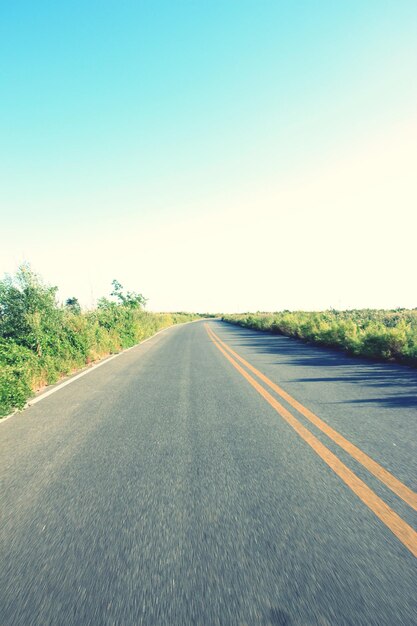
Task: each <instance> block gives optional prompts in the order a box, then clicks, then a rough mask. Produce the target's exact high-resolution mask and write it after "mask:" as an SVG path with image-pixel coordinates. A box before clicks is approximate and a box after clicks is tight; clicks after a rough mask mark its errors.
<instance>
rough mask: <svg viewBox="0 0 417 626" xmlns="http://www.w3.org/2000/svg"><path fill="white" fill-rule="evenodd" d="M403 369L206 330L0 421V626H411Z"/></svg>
mask: <svg viewBox="0 0 417 626" xmlns="http://www.w3.org/2000/svg"><path fill="white" fill-rule="evenodd" d="M416 409H417V372H416V371H415V370H413V369H411V368H407V367H402V366H398V365H390V364H383V363H373V362H370V361H365V360H362V359H352V358H349V357H347V356H345V355H343V354H341V353H338V352H335V351H332V350H327V349H322V348H316V347H311V346H307V345H304V344H302V343H300V342H298V341H296V340H293V339H289V338H286V337H280V336H273V335H269V334H264V333H258V332H255V331H251V330H246V329H242V328H239V327H235V326H230V325H227V324H225V323H222V322H219V321H210V322H204V321H201V322H197V323H192V324H187V325H183V326H178V327H173V328H171V329H168V330H166V331H164V332H163V333H161V334H159V335H157V336H155V337H154V338H152V339H151V340H150V341H148V342H146V343H144V344H142V345H139V346H137V347H135V348H133V349H132V350H130V351H127V352H125V353H123V354H121V355H120V356H119V357H118V358H116V359H113V360H111V361H109V362H108V363H106V364H104V365H103V366H102V367H100V368H97V369H94V370H92V371H91V372H89V373H88V374H87V375H86V376H84V377H82V378H79V379H78V380H76V381H74V382H73V383H71V384H69V385H67V386H66V387H64V388H62V389H60V390H58V391H57V392H56V393H54V394H52V395H50V396H49V397H47V398H45V399H43V400H41V401H40V402H38V403H37V404H35V405H33V406H31V407H29V408H28V409H26V410H25V411H24V412H23V413H21V414H18V415H16V416H14V417H12V418H11V419H9V420H7V421H6V422H4V423H3V424H0V457H1V469H0V472H1V473H0V476H1V482H2V487H1V525H0V538H1V542H0V547H1V573H0V610H1V615H0V623H1V625H2V626H9V625H17V624H18V625H22V626H23V625H24V626H29V625H39V626H40V625H42V626H45V625H49V624H51V625H52V624H59V625H61V624H62V625H73V624H74V625H75V624H76V625H80V624H81V625H82V624H94V625H95V624H97V625H123V626H126V625H130V624H132V625H136V624H144V625H148V624H149V625H155V626H165V625H166V626H176V625H178V626H181V625H184V626H188V625H197V626H211V625H219V626H220V625H221V626H223V625H224V626H228V625H233V626H234V625H236V626H238V625H239V626H256V625H260V626H267V625H277V624H278V625H285V626H286V625H303V626H304V625H320V626H330V625H331V626H333V625H337V626H339V625H342V626H343V625H352V626H360V625H362V624H363V625H373V624H375V625H378V626H381V625H385V624H386V625H389V626H391V625H395V626H396V625H402V624H405V625H416V624H417V532H416V531H417V495H416V492H417V410H416Z"/></svg>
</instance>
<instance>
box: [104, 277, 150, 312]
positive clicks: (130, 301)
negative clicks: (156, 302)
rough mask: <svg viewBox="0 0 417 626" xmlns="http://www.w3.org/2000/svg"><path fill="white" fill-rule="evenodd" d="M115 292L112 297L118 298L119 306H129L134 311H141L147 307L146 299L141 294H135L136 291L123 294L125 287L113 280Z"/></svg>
mask: <svg viewBox="0 0 417 626" xmlns="http://www.w3.org/2000/svg"><path fill="white" fill-rule="evenodd" d="M111 284H112V285H113V291H112V292H111V294H110V295H111V296H113V297H114V298H117V300H118V301H119V304H122V305H124V306H129V307H131V308H133V309H140V308H142V307H144V306H145V305H146V298H145V297H144V296H143V295H142V294H141V293H135V292H134V291H127V292H126V293H124V292H123V285H121V284H120V283H119V281H118V280H116V279H115V280H112V283H111Z"/></svg>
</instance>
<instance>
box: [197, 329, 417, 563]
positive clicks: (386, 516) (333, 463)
mask: <svg viewBox="0 0 417 626" xmlns="http://www.w3.org/2000/svg"><path fill="white" fill-rule="evenodd" d="M206 329H207V332H208V334H209V336H210V338H211V339H212V341H213V343H214V345H215V346H216V347H217V348H218V349H219V350H220V352H221V353H222V354H223V355H224V356H225V357H226V359H227V360H228V361H230V363H231V364H232V365H233V367H235V368H236V369H237V370H238V372H240V374H242V376H243V377H244V378H246V380H247V381H248V382H249V383H250V384H251V385H252V387H254V388H255V389H256V391H258V393H260V395H261V396H262V397H263V398H264V399H265V400H266V401H267V402H268V403H269V404H270V405H271V406H272V407H273V408H274V409H275V410H276V411H277V413H279V414H280V415H281V417H283V418H284V419H285V421H286V422H287V423H288V424H289V425H290V426H291V427H292V428H293V429H294V430H295V431H296V432H297V433H298V434H299V435H300V437H301V438H302V439H304V441H305V442H306V443H308V444H309V446H311V447H312V448H313V450H314V451H315V452H316V453H317V454H318V455H319V456H320V458H321V459H323V461H324V462H325V463H327V465H328V466H329V467H330V468H331V469H332V470H333V471H334V472H335V473H336V474H337V475H338V476H339V478H341V479H342V480H343V482H344V483H346V485H347V486H348V487H350V489H351V490H352V491H353V492H354V493H355V494H356V495H357V496H358V497H359V498H360V499H361V500H362V502H363V503H364V504H366V506H367V507H368V508H369V509H371V511H373V513H375V515H376V516H377V517H378V518H379V519H380V520H381V521H382V522H383V523H384V524H385V525H386V526H387V527H388V528H389V529H390V530H391V532H392V533H393V534H394V535H395V536H396V537H397V538H398V539H399V540H400V541H401V542H402V543H403V544H404V545H405V546H406V547H407V548H408V550H410V552H411V553H412V554H413V555H414V556H415V557H417V532H416V531H415V530H414V529H413V528H412V527H411V526H410V525H409V524H407V522H405V521H404V520H403V519H402V518H401V517H400V516H399V515H398V514H397V513H395V511H393V510H392V509H391V508H390V507H389V506H388V505H387V504H386V503H385V502H384V501H383V500H382V499H381V498H380V497H379V496H378V495H377V494H376V493H375V492H374V491H372V489H371V488H370V487H368V485H366V483H364V482H363V480H361V479H360V478H359V477H358V476H356V474H354V473H353V472H352V470H350V469H349V468H348V467H347V466H346V465H345V464H344V463H342V461H341V460H340V459H339V458H338V457H337V456H336V455H335V454H333V452H331V451H330V450H329V449H328V448H326V446H325V445H324V444H322V443H321V441H319V439H317V437H316V436H315V435H313V434H312V433H311V432H310V431H309V430H307V428H305V426H303V425H302V424H301V422H299V421H298V420H297V419H296V418H295V417H294V416H293V415H292V414H291V413H290V412H289V411H288V410H287V409H286V408H285V407H284V406H283V405H282V404H280V403H279V402H278V400H276V399H275V398H274V397H273V396H271V394H270V393H269V392H268V391H267V390H266V389H264V387H262V385H260V384H259V383H258V382H257V381H256V380H255V379H254V378H253V377H252V376H251V375H250V374H248V372H246V370H244V369H243V367H241V366H240V365H239V363H238V362H237V361H235V359H233V358H232V357H231V356H230V354H228V353H227V352H226V350H225V349H224V348H223V347H222V345H221V344H220V342H219V341H218V339H217V337H216V336H215V334H214V333H213V331H211V330H210V329H209V328H208V326H207V325H206Z"/></svg>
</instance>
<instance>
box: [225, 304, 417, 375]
mask: <svg viewBox="0 0 417 626" xmlns="http://www.w3.org/2000/svg"><path fill="white" fill-rule="evenodd" d="M222 319H223V320H224V321H225V322H229V323H231V324H237V325H239V326H242V327H245V328H252V329H255V330H261V331H268V332H272V333H276V334H281V335H286V336H287V337H296V338H297V339H302V340H303V341H306V342H311V343H314V344H318V345H323V346H329V347H334V348H339V349H341V350H344V351H345V352H347V353H349V354H352V355H356V356H365V357H368V358H373V359H379V360H384V361H397V362H402V363H407V364H409V365H413V366H417V309H395V310H382V309H381V310H380V309H357V310H351V311H336V310H333V309H332V310H330V311H322V312H311V313H310V312H305V311H294V312H291V311H282V312H276V313H243V314H231V315H223V317H222Z"/></svg>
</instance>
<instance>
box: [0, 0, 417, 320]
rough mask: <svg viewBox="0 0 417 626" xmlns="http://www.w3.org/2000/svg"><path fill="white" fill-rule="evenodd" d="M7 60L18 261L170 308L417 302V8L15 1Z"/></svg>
mask: <svg viewBox="0 0 417 626" xmlns="http://www.w3.org/2000/svg"><path fill="white" fill-rule="evenodd" d="M0 59H1V61H0V94H1V98H0V137H1V142H0V165H1V168H0V216H1V230H2V231H3V233H2V237H1V240H2V246H1V249H0V272H1V273H4V272H13V271H14V270H15V268H16V266H17V265H18V263H19V262H21V261H22V260H28V261H30V262H32V264H33V266H34V268H35V269H37V270H38V271H39V272H40V273H41V274H42V275H43V276H44V278H45V279H46V280H48V281H50V282H52V283H54V284H58V285H59V286H60V287H61V292H60V296H61V297H62V298H64V297H67V296H68V295H78V296H79V297H80V299H81V300H82V301H83V303H84V304H85V305H86V306H90V305H91V304H92V303H93V300H94V298H96V297H99V296H100V295H103V293H106V292H107V291H108V286H109V284H110V281H111V280H112V279H113V278H114V277H117V278H118V279H119V280H120V281H121V282H122V283H124V284H126V286H127V287H128V288H130V289H136V290H138V291H142V292H144V293H145V295H147V296H149V298H150V302H149V306H150V308H155V309H164V310H172V309H174V310H175V309H183V308H184V309H185V308H187V309H194V310H196V309H200V310H202V309H204V310H208V309H211V310H242V309H243V310H247V309H253V310H257V309H280V308H324V307H327V306H346V307H348V306H400V305H403V306H417V302H416V300H415V294H413V293H411V289H410V283H411V284H412V281H413V277H412V275H411V273H410V274H408V272H411V270H410V264H411V266H412V265H413V260H412V256H411V250H412V248H413V241H411V239H410V241H409V239H408V237H410V235H409V233H410V230H412V228H411V221H412V220H413V218H414V219H415V217H414V214H415V208H416V205H415V202H416V200H417V193H416V183H415V181H414V176H413V174H412V168H411V164H412V162H413V159H414V158H416V157H417V153H416V151H415V150H414V148H413V145H414V142H413V141H411V138H412V137H414V134H413V133H415V129H416V111H417V107H416V104H417V78H416V77H417V73H416V70H417V3H416V2H414V1H410V2H408V1H401V0H400V1H397V2H384V1H378V2H376V1H375V2H374V1H369V0H368V1H366V0H363V1H361V2H357V1H356V0H352V1H350V2H348V3H340V2H317V1H315V2H312V1H311V2H302V1H301V2H279V1H278V0H275V1H274V2H273V1H263V0H257V1H251V2H250V1H248V0H239V1H227V0H223V1H222V2H217V1H203V0H202V1H200V2H197V1H195V0H194V1H191V0H190V1H185V0H183V1H179V0H171V1H169V2H168V1H167V2H158V1H150V0H149V1H148V2H143V1H142V2H138V1H136V2H124V1H121V0H119V1H118V2H108V1H106V0H100V2H98V1H97V2H88V1H84V2H77V1H72V2H65V1H63V2H59V3H57V2H42V1H40V2H38V3H34V2H15V3H8V5H7V6H5V3H3V6H2V7H1V8H0ZM414 169H415V167H414ZM341 225H343V227H341ZM355 238H356V239H357V242H356V244H355V241H354V240H355ZM408 254H409V255H410V256H407V255H408ZM377 259H379V261H378V262H376V260H377ZM388 259H389V262H388ZM289 261H290V262H289ZM330 270H331V271H330ZM329 272H330V273H329ZM370 275H372V276H373V278H372V284H373V289H372V290H370V289H369V276H370ZM313 279H314V281H316V282H315V289H314V290H312V289H311V284H312V280H313ZM231 284H232V285H233V288H231ZM174 285H175V287H174ZM413 298H414V300H413Z"/></svg>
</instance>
